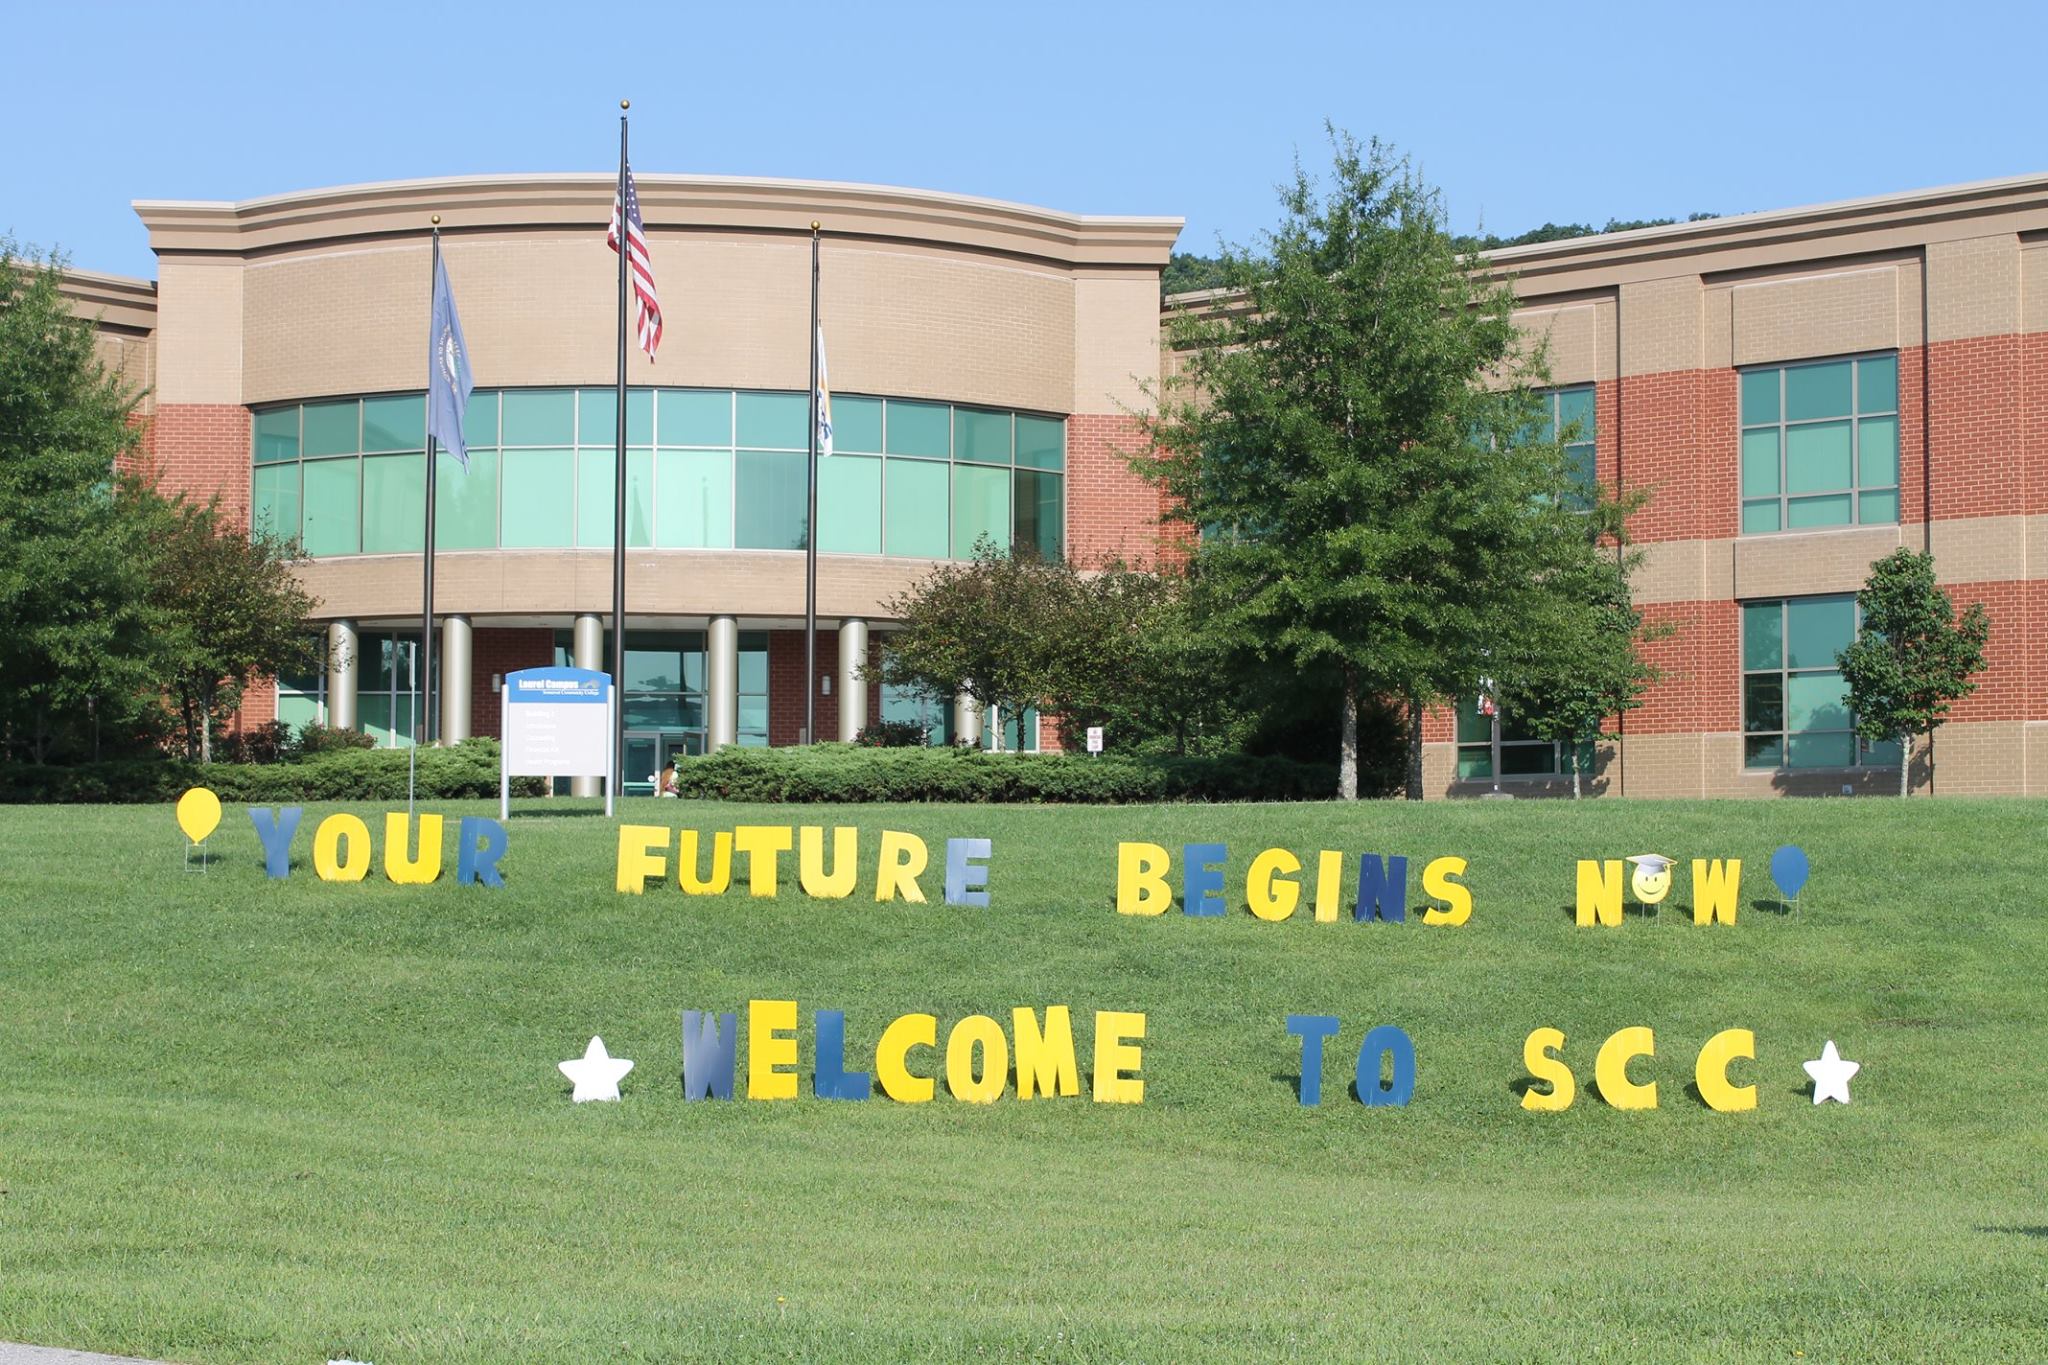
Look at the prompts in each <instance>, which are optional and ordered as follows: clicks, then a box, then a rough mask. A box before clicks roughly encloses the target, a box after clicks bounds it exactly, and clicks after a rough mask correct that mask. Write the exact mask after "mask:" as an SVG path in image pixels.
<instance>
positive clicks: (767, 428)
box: [738, 393, 811, 501]
mask: <svg viewBox="0 0 2048 1365" xmlns="http://www.w3.org/2000/svg"><path fill="white" fill-rule="evenodd" d="M738 412H739V417H738V421H739V442H738V443H739V445H740V446H741V447H742V448H743V449H750V450H809V449H810V448H811V442H810V436H809V433H808V428H809V427H810V424H811V400H810V397H809V396H808V395H806V394H801V393H742V394H741V395H739V409H738ZM745 482H746V481H745V479H744V478H742V480H741V486H742V488H743V489H744V487H745ZM742 500H743V501H744V494H743V495H742Z"/></svg>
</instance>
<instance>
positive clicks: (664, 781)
mask: <svg viewBox="0 0 2048 1365" xmlns="http://www.w3.org/2000/svg"><path fill="white" fill-rule="evenodd" d="M654 794H655V795H656V796H681V795H682V793H681V792H679V791H677V790H676V761H675V760H674V759H670V760H669V761H668V762H666V763H664V764H662V765H661V771H660V772H659V773H657V774H656V775H655V778H654Z"/></svg>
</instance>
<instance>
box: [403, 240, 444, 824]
mask: <svg viewBox="0 0 2048 1365" xmlns="http://www.w3.org/2000/svg"><path fill="white" fill-rule="evenodd" d="M433 223H434V255H433V263H432V265H431V267H430V272H431V273H429V274H428V276H427V298H428V299H429V300H431V299H432V298H433V297H434V286H435V282H436V281H438V280H439V279H440V278H441V215H440V214H438V213H437V214H435V215H434V218H433ZM432 316H433V309H432V308H431V307H429V308H428V322H427V331H428V332H429V333H430V334H431V333H432V331H433V327H434V325H433V321H432ZM433 391H434V338H433V337H432V335H429V336H428V338H427V394H428V401H429V403H431V402H432V397H433ZM427 425H428V426H429V427H431V426H432V425H433V423H431V422H429V423H428V424H427ZM435 450H436V446H435V442H434V434H433V432H431V431H429V432H428V433H427V529H426V539H425V541H424V542H423V545H424V553H422V554H421V556H420V558H421V559H422V560H423V561H424V568H423V571H422V573H421V577H422V578H423V579H424V580H425V582H424V584H423V586H422V589H421V603H420V676H419V680H418V685H419V686H422V687H429V688H431V681H430V680H431V679H432V678H433V676H434V484H435V482H436V481H435V478H434V473H435V459H436V455H435ZM428 700H429V703H431V701H432V693H431V691H430V692H429V696H428ZM434 711H435V708H434V707H433V706H432V705H431V704H429V705H428V707H427V723H426V727H425V728H426V730H427V733H428V737H429V738H431V737H432V734H433V730H434ZM420 730H421V726H420V724H419V721H418V719H417V717H415V719H414V721H413V727H412V746H413V748H415V749H417V748H419V746H420V738H421V735H420ZM408 800H410V797H408Z"/></svg>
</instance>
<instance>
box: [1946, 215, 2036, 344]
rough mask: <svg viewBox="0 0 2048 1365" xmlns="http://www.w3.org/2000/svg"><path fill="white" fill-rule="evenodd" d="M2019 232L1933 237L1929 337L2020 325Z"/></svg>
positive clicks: (1961, 336)
mask: <svg viewBox="0 0 2048 1365" xmlns="http://www.w3.org/2000/svg"><path fill="white" fill-rule="evenodd" d="M2019 323H2020V243H2019V238H2018V237H2017V236H2014V235H2011V234H2002V235H2000V236H1996V237H1976V238H1970V239H1968V240H1965V241H1955V242H1933V243H1930V244H1929V245H1928V247H1927V339H1928V340H1929V341H1961V340H1965V339H1967V338H1970V337H1984V336H2000V335H2003V334H2005V333H2008V332H2014V331H2017V330H2019Z"/></svg>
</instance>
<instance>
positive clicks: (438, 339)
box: [427, 251, 476, 473]
mask: <svg viewBox="0 0 2048 1365" xmlns="http://www.w3.org/2000/svg"><path fill="white" fill-rule="evenodd" d="M430 330H431V333H432V336H431V338H430V346H431V354H430V355H429V356H428V359H427V374H428V376H429V377H428V380H427V435H429V436H431V437H433V438H434V439H435V440H437V441H439V442H440V443H441V449H443V450H445V451H447V452H448V453H449V454H450V455H453V456H454V457H455V458H456V459H458V460H460V461H461V462H462V468H463V471H464V472H465V473H466V472H468V470H469V441H468V439H467V438H466V437H464V436H463V434H462V418H463V414H464V413H466V412H467V411H468V410H469V391H470V390H471V389H472V388H474V387H476V384H475V381H474V380H473V379H472V378H471V377H470V373H469V343H468V342H466V341H464V340H463V339H462V319H461V318H459V317H457V316H456V315H455V295H454V293H453V292H452V291H450V290H449V288H448V266H447V264H446V263H445V262H444V261H442V259H441V255H440V253H439V252H438V251H437V252H435V253H434V316H433V325H432V327H431V329H430Z"/></svg>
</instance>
